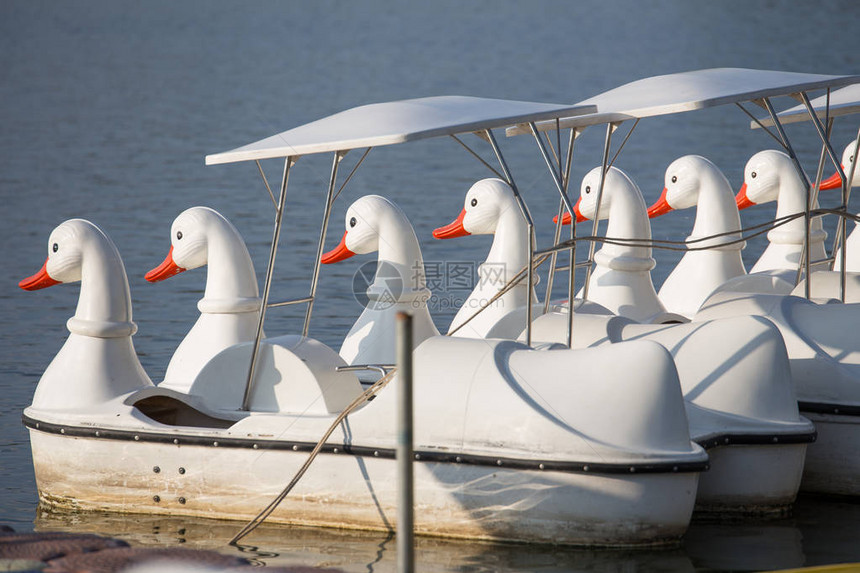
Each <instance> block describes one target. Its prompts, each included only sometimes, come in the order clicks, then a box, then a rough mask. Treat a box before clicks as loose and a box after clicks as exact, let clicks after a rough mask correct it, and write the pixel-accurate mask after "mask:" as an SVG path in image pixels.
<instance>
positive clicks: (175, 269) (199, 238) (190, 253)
mask: <svg viewBox="0 0 860 573" xmlns="http://www.w3.org/2000/svg"><path fill="white" fill-rule="evenodd" d="M215 219H223V217H222V216H221V215H220V214H219V213H218V212H217V211H214V210H213V209H210V208H209V207H191V208H190V209H186V210H185V211H183V212H182V213H180V214H179V216H178V217H176V219H174V220H173V225H171V227H170V250H169V251H168V252H167V257H165V259H164V261H163V262H162V263H161V264H160V265H158V266H157V267H155V268H154V269H152V270H151V271H149V272H148V273H146V276H145V278H146V280H148V281H149V282H151V283H154V282H158V281H163V280H164V279H167V278H170V277H172V276H174V275H177V274H179V273H181V272H183V271H187V270H189V269H196V268H198V267H202V266H203V265H205V264H206V263H207V262H208V260H209V241H208V231H209V227H210V224H211V222H212V221H213V220H215Z"/></svg>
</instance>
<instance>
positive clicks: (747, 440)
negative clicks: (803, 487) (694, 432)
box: [696, 430, 818, 450]
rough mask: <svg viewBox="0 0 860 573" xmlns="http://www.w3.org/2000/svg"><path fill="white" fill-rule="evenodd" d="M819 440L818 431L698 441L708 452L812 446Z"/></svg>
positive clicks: (724, 435)
mask: <svg viewBox="0 0 860 573" xmlns="http://www.w3.org/2000/svg"><path fill="white" fill-rule="evenodd" d="M817 438H818V431H816V430H813V431H811V432H804V433H801V434H723V435H720V436H714V437H712V438H708V439H707V440H696V443H697V444H699V445H700V446H702V447H703V448H704V449H706V450H710V449H711V448H716V447H719V446H763V445H770V446H772V445H776V444H785V445H790V444H811V443H813V442H814V441H815V440H816V439H817Z"/></svg>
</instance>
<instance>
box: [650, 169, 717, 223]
mask: <svg viewBox="0 0 860 573" xmlns="http://www.w3.org/2000/svg"><path fill="white" fill-rule="evenodd" d="M716 169H717V167H716V166H715V165H714V164H713V163H711V162H710V161H708V160H707V159H705V158H704V157H701V156H699V155H685V156H684V157H679V158H678V159H676V160H675V161H673V162H672V163H671V164H669V167H667V168H666V174H665V175H664V176H663V193H662V194H661V195H660V198H659V199H658V200H657V202H656V203H654V204H653V205H651V206H650V207H649V208H648V217H649V218H652V219H653V218H654V217H659V216H660V215H664V214H666V213H668V212H669V211H671V210H673V209H689V208H690V207H695V206H696V205H697V203H698V202H699V190H700V189H701V186H702V174H703V172H704V171H705V170H716Z"/></svg>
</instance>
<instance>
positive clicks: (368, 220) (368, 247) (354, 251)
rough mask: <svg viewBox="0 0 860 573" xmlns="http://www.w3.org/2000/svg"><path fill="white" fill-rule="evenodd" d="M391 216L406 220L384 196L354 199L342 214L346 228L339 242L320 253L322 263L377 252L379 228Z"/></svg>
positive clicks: (325, 263) (397, 208) (326, 263)
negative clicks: (321, 254) (330, 248)
mask: <svg viewBox="0 0 860 573" xmlns="http://www.w3.org/2000/svg"><path fill="white" fill-rule="evenodd" d="M391 218H394V219H400V218H402V219H403V220H406V215H404V214H403V212H402V211H401V210H400V208H399V207H397V205H395V204H394V203H392V202H391V201H389V200H388V199H386V198H385V197H380V196H379V195H366V196H364V197H361V198H360V199H358V200H356V201H355V202H354V203H353V204H352V205H350V206H349V209H347V210H346V215H344V226H345V227H346V230H345V231H344V233H343V238H342V239H341V240H340V244H339V245H338V246H337V247H335V248H334V249H332V250H331V251H328V252H327V253H325V254H323V256H322V259H321V262H322V263H323V264H324V265H329V264H332V263H336V262H338V261H342V260H344V259H348V258H349V257H351V256H353V255H366V254H369V253H374V252H376V251H378V250H379V240H380V231H381V229H382V227H383V226H384V225H385V223H386V221H387V220H389V219H391ZM407 224H408V221H407Z"/></svg>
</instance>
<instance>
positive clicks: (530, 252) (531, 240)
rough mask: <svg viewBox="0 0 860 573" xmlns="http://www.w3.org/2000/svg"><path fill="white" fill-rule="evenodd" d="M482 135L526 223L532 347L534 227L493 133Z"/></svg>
mask: <svg viewBox="0 0 860 573" xmlns="http://www.w3.org/2000/svg"><path fill="white" fill-rule="evenodd" d="M484 133H486V134H487V140H488V141H489V142H490V145H491V146H492V147H493V152H494V153H495V154H496V159H498V161H499V165H500V166H501V168H502V172H503V173H504V175H505V181H507V183H508V185H510V186H511V190H512V191H513V192H514V197H516V199H517V205H519V207H520V212H521V213H522V215H523V217H525V219H526V222H527V223H528V233H529V244H528V253H527V254H528V269H529V270H528V273H529V274H528V277H527V280H526V284H527V289H528V293H527V295H526V300H527V301H528V302H527V303H526V344H527V345H528V346H531V345H532V291H533V290H534V251H535V243H536V241H535V225H534V221H533V220H532V215H531V213H530V212H529V208H528V207H527V206H526V204H525V201H523V198H522V197H521V196H520V191H519V189H517V184H516V183H514V178H513V177H512V176H511V171H510V169H508V164H507V163H506V162H505V158H504V157H503V156H502V150H501V149H499V144H498V143H497V142H496V138H495V136H493V132H492V131H491V130H489V129H487V130H485V131H484Z"/></svg>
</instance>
